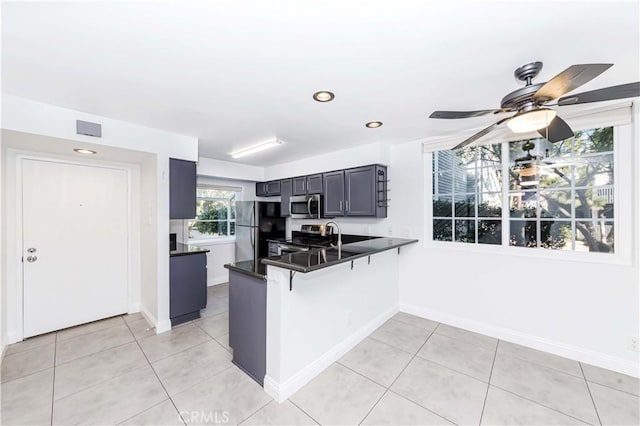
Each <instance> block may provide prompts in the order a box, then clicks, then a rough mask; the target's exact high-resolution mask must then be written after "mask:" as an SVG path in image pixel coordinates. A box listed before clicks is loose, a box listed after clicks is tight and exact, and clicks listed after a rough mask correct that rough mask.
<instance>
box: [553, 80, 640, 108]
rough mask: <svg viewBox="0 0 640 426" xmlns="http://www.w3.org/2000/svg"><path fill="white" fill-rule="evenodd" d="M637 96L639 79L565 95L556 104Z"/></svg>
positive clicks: (639, 91)
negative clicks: (633, 81)
mask: <svg viewBox="0 0 640 426" xmlns="http://www.w3.org/2000/svg"><path fill="white" fill-rule="evenodd" d="M638 96H640V81H636V82H635V83H627V84H620V85H619V86H611V87H605V88H604V89H598V90H591V91H589V92H582V93H577V94H575V95H572V96H565V97H564V98H560V99H558V105H575V104H586V103H589V102H601V101H611V100H613V99H624V98H635V97H638Z"/></svg>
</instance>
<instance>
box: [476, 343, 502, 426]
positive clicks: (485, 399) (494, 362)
mask: <svg viewBox="0 0 640 426" xmlns="http://www.w3.org/2000/svg"><path fill="white" fill-rule="evenodd" d="M498 347H500V340H499V339H498V342H497V343H496V351H495V352H494V354H493V362H492V363H491V371H489V379H488V380H487V392H486V393H485V394H484V402H483V403H482V411H481V412H480V420H479V421H478V424H479V425H481V424H482V417H483V416H484V409H485V408H486V406H487V398H489V389H490V388H491V376H492V375H493V367H495V365H496V358H497V357H498Z"/></svg>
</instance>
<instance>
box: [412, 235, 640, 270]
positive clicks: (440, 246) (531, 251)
mask: <svg viewBox="0 0 640 426" xmlns="http://www.w3.org/2000/svg"><path fill="white" fill-rule="evenodd" d="M423 247H424V248H425V249H436V250H438V251H442V250H451V251H458V252H467V253H475V254H488V255H500V256H517V257H528V258H536V259H541V260H551V261H554V260H555V261H560V262H583V263H599V264H607V265H620V266H633V262H632V260H631V258H630V257H625V256H624V255H622V254H619V253H614V254H609V253H593V252H584V253H580V252H573V251H571V252H570V251H559V250H547V249H542V248H529V247H513V246H508V247H505V246H502V245H484V244H470V243H458V242H450V241H425V242H424V244H423Z"/></svg>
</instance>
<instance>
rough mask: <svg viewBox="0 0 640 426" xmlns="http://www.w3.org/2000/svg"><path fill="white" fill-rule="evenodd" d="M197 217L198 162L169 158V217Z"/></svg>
mask: <svg viewBox="0 0 640 426" xmlns="http://www.w3.org/2000/svg"><path fill="white" fill-rule="evenodd" d="M195 217H196V163H194V162H193V161H184V160H176V159H175V158H171V159H169V219H193V218H195Z"/></svg>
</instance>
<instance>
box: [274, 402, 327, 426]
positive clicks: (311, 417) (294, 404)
mask: <svg viewBox="0 0 640 426" xmlns="http://www.w3.org/2000/svg"><path fill="white" fill-rule="evenodd" d="M274 401H275V399H274ZM285 401H289V402H290V403H291V404H293V406H294V407H296V408H297V409H298V410H300V411H302V412H303V413H305V414H306V415H307V416H309V418H310V419H311V420H313V421H314V422H315V423H316V424H317V425H320V424H321V423H320V422H319V421H317V420H316V419H315V418H314V417H313V416H312V415H311V414H309V413H307V412H306V411H304V409H302V407H300V406H298V404H296V403H295V402H293V401H291V400H290V399H288V398H287V399H286V400H285ZM283 403H284V401H283Z"/></svg>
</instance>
